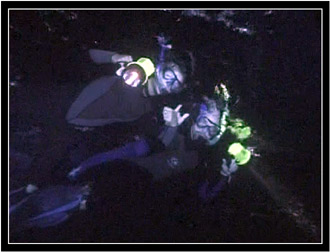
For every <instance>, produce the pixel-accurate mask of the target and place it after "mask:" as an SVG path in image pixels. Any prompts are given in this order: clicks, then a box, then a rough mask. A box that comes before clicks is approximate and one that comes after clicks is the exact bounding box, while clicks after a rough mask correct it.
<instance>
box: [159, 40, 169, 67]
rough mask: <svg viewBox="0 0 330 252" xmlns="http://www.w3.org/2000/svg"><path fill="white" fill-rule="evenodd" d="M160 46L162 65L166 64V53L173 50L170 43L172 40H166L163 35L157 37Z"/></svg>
mask: <svg viewBox="0 0 330 252" xmlns="http://www.w3.org/2000/svg"><path fill="white" fill-rule="evenodd" d="M157 41H158V44H159V45H160V54H159V58H158V63H160V64H162V63H164V62H165V53H166V51H168V50H170V49H171V48H172V45H171V44H170V43H169V41H170V39H169V38H166V37H165V36H164V35H163V34H160V35H159V36H157Z"/></svg>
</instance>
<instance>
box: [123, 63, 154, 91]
mask: <svg viewBox="0 0 330 252" xmlns="http://www.w3.org/2000/svg"><path fill="white" fill-rule="evenodd" d="M134 67H138V68H139V69H141V71H143V74H142V73H141V74H140V75H139V76H138V78H140V82H139V83H138V82H137V81H136V82H137V83H136V86H137V85H139V84H140V83H141V84H142V85H144V84H146V83H147V81H148V78H149V77H150V76H151V75H152V74H153V73H154V72H155V66H154V63H152V61H151V60H150V59H148V58H140V59H138V60H137V61H134V62H131V63H129V64H127V67H126V69H129V68H134ZM124 75H125V74H124ZM126 78H127V76H126ZM124 79H125V77H124ZM125 82H126V84H128V85H131V84H129V83H128V82H127V81H126V79H125Z"/></svg>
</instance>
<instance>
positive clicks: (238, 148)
mask: <svg viewBox="0 0 330 252" xmlns="http://www.w3.org/2000/svg"><path fill="white" fill-rule="evenodd" d="M228 153H229V154H230V155H232V156H234V158H235V160H236V162H237V164H238V165H244V164H246V163H247V162H249V160H250V158H251V152H250V151H249V150H247V149H245V148H244V147H243V146H242V145H241V144H240V143H233V144H231V145H230V146H229V148H228Z"/></svg>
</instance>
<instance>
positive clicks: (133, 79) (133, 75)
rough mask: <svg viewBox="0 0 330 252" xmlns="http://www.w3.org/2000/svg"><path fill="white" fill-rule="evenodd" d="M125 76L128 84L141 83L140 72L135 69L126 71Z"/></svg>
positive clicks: (135, 84) (134, 85)
mask: <svg viewBox="0 0 330 252" xmlns="http://www.w3.org/2000/svg"><path fill="white" fill-rule="evenodd" d="M123 78H124V80H125V83H126V84H127V85H130V86H133V87H136V86H138V85H139V84H140V80H139V74H138V73H137V72H135V71H131V72H129V73H124V76H123Z"/></svg>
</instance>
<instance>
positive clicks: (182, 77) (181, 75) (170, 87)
mask: <svg viewBox="0 0 330 252" xmlns="http://www.w3.org/2000/svg"><path fill="white" fill-rule="evenodd" d="M175 54H178V53H175ZM191 64H192V58H191V57H190V56H189V54H188V53H186V54H182V53H181V54H179V55H176V56H173V53H172V52H171V56H169V57H167V59H166V61H165V62H163V63H159V64H158V65H157V68H156V73H155V78H152V79H150V80H149V82H148V85H147V86H146V87H145V89H144V91H143V93H144V95H145V96H156V95H167V94H177V93H180V92H181V91H182V90H184V89H185V88H187V85H186V83H187V80H188V78H189V77H190V76H191V74H192V67H191Z"/></svg>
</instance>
